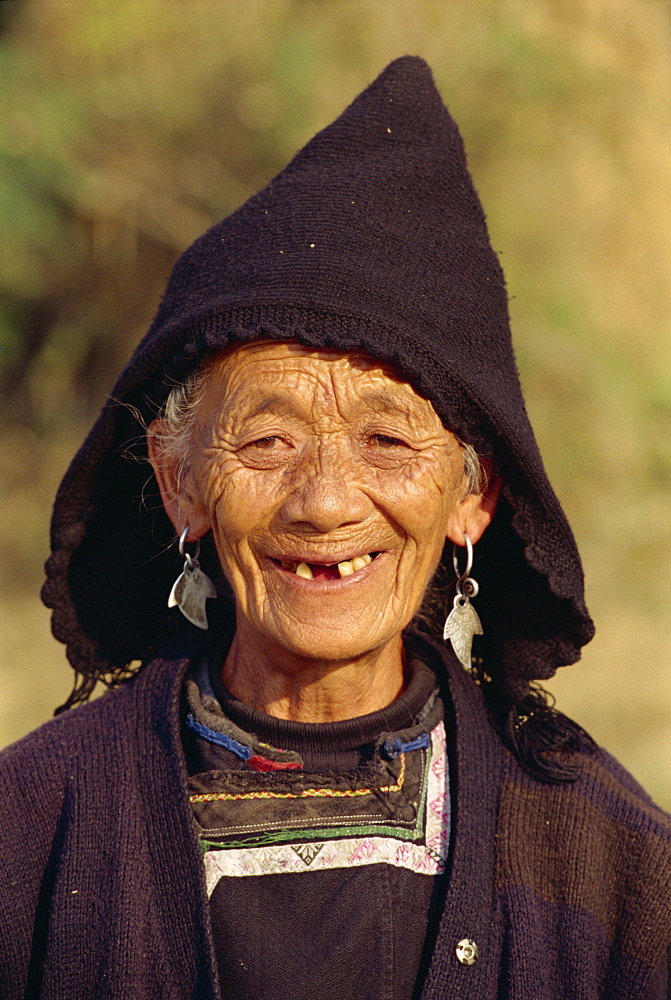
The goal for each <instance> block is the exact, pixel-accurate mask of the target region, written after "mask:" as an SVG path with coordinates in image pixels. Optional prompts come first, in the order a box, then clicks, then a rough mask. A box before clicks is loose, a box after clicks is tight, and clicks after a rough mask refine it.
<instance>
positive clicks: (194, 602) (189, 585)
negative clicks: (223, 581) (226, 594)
mask: <svg viewBox="0 0 671 1000" xmlns="http://www.w3.org/2000/svg"><path fill="white" fill-rule="evenodd" d="M188 534H189V528H188V526H187V527H186V528H185V529H184V531H183V532H182V534H181V535H180V536H179V554H180V556H184V569H183V570H182V572H181V573H180V574H179V576H178V577H177V579H176V580H175V582H174V584H173V585H172V590H171V591H170V597H169V598H168V607H169V608H174V607H175V606H177V607H178V608H179V610H180V611H181V612H182V614H183V615H184V617H185V618H186V619H187V620H188V621H190V622H191V624H192V625H196V626H197V627H198V628H207V627H208V622H207V612H206V611H205V601H206V600H207V599H208V598H211V597H216V596H217V592H216V590H215V589H214V584H213V583H212V581H211V580H210V578H209V576H207V574H206V573H203V571H202V569H201V568H200V563H199V562H198V556H199V555H200V542H199V541H197V542H196V551H195V553H194V554H193V555H190V554H189V553H188V552H187V551H186V548H185V546H186V537H187V535H188Z"/></svg>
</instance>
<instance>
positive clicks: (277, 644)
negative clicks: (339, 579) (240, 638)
mask: <svg viewBox="0 0 671 1000" xmlns="http://www.w3.org/2000/svg"><path fill="white" fill-rule="evenodd" d="M249 627H252V629H253V631H255V632H256V640H257V641H256V642H255V644H254V645H255V646H257V648H258V646H261V647H262V648H263V647H265V648H267V649H268V650H269V652H270V650H273V651H276V653H279V654H280V655H281V656H282V658H283V659H290V658H295V660H296V661H297V663H298V662H301V663H302V662H303V661H305V660H311V661H322V662H323V661H333V662H334V663H336V662H339V661H340V662H342V661H343V660H355V659H359V658H360V657H362V656H365V655H366V654H367V653H370V652H372V651H373V650H378V649H380V648H381V647H383V646H385V645H388V644H389V643H391V642H393V641H394V640H395V639H397V637H398V636H399V635H400V633H401V630H402V624H400V623H398V624H397V623H391V622H389V623H381V622H380V621H372V620H370V619H368V620H366V619H363V620H362V618H361V617H360V616H359V618H358V620H356V621H351V620H348V616H344V617H343V615H342V614H339V615H335V614H331V615H330V614H328V611H327V610H326V611H323V612H322V614H320V615H318V616H316V617H314V618H313V619H312V620H308V621H297V620H286V619H283V618H279V619H271V620H270V621H268V620H266V621H263V622H259V623H258V624H257V625H256V627H254V626H252V625H251V623H249Z"/></svg>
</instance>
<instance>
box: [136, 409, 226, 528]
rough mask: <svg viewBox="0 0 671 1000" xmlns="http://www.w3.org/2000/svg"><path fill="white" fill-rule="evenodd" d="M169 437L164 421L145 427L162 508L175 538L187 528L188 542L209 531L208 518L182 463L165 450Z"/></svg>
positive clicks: (154, 422) (150, 459)
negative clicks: (173, 530) (174, 532)
mask: <svg viewBox="0 0 671 1000" xmlns="http://www.w3.org/2000/svg"><path fill="white" fill-rule="evenodd" d="M168 436H169V432H168V427H167V424H166V421H165V420H152V422H151V423H150V425H149V427H148V428H147V454H148V456H149V461H150V462H151V466H152V468H153V470H154V475H155V476H156V482H157V483H158V488H159V490H160V491H161V500H162V501H163V509H164V510H165V512H166V514H167V515H168V517H169V518H170V520H171V522H172V526H173V528H174V529H175V531H176V533H177V534H178V535H181V533H182V532H183V531H184V529H185V528H187V527H188V528H189V535H188V538H187V539H186V540H187V542H194V541H196V539H198V538H202V537H203V535H206V534H207V532H208V531H209V530H210V528H211V527H212V525H211V524H210V518H209V515H208V513H207V510H206V509H205V507H204V505H203V504H202V502H201V501H200V500H199V499H198V498H197V497H196V496H194V494H193V491H192V481H191V477H190V476H188V475H184V469H183V464H182V462H181V461H180V459H179V458H178V457H177V456H176V455H175V454H174V453H173V451H172V449H170V448H166V446H165V442H166V438H167V437H168Z"/></svg>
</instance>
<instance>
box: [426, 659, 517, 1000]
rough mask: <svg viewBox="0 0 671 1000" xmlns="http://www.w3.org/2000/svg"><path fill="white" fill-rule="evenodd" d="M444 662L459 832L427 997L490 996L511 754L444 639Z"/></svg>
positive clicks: (495, 970) (496, 959)
mask: <svg viewBox="0 0 671 1000" xmlns="http://www.w3.org/2000/svg"><path fill="white" fill-rule="evenodd" d="M427 643H428V645H430V647H431V648H432V650H433V656H432V660H433V661H434V662H435V659H436V653H437V654H438V657H440V658H441V659H442V660H443V662H444V663H445V667H446V675H447V676H446V681H447V689H448V695H449V696H448V697H447V698H446V699H445V701H446V730H447V734H448V759H449V781H450V795H451V800H452V834H451V843H450V854H449V860H448V874H447V878H448V884H447V892H446V896H445V903H444V907H443V913H442V917H441V921H440V926H439V928H438V934H437V938H436V942H435V946H434V951H433V957H432V960H431V964H430V967H429V971H428V974H427V978H426V982H425V985H424V990H423V992H422V1000H439V998H440V1000H443V998H444V997H445V996H459V997H463V998H472V1000H488V998H494V997H496V996H497V993H498V981H499V964H500V955H501V947H502V934H503V925H502V921H501V920H500V918H499V916H498V914H497V912H496V898H495V894H494V863H495V845H496V836H495V835H496V817H497V809H498V797H499V789H500V785H501V775H502V771H503V758H504V754H503V751H502V748H501V744H500V742H499V740H498V738H497V736H496V734H495V732H494V730H493V729H492V727H491V724H490V722H489V719H488V715H487V711H486V709H485V706H484V704H483V700H482V695H481V692H480V689H479V688H478V686H477V685H476V684H475V682H474V681H473V679H472V677H471V676H470V675H469V674H467V673H466V671H465V670H464V669H463V668H462V667H461V665H460V664H457V662H456V660H454V658H453V657H451V656H450V654H448V653H447V651H446V650H445V649H444V647H441V646H440V645H439V644H438V643H437V642H433V641H431V640H427ZM464 940H467V941H468V940H470V941H474V942H475V944H476V945H477V951H478V957H477V960H476V961H475V962H474V963H473V964H472V965H466V964H463V963H462V962H460V960H459V958H458V957H457V946H458V945H459V943H460V942H462V941H464Z"/></svg>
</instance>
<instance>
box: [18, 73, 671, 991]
mask: <svg viewBox="0 0 671 1000" xmlns="http://www.w3.org/2000/svg"><path fill="white" fill-rule="evenodd" d="M138 418H139V420H140V422H141V424H142V425H143V427H145V428H146V431H147V432H146V437H145V436H144V435H142V436H141V438H140V437H139V436H138V423H137V421H138ZM147 459H148V462H147ZM148 463H149V464H148ZM52 548H53V554H52V556H51V558H50V560H49V562H48V564H47V574H48V581H47V583H46V584H45V587H44V591H43V596H44V599H45V601H46V603H47V604H48V605H49V606H50V607H52V608H53V609H54V615H53V627H54V632H55V634H56V636H57V637H58V638H59V639H61V640H63V641H64V642H65V643H67V647H68V655H69V657H70V661H71V663H72V664H73V666H74V668H75V670H76V672H77V676H78V681H77V684H76V685H75V689H74V691H73V694H72V695H71V697H70V699H69V701H68V703H67V705H66V706H64V707H66V708H70V707H71V706H74V705H76V704H77V703H79V702H82V701H85V700H86V699H87V698H88V696H89V694H90V693H91V691H92V689H93V687H94V686H95V684H96V681H98V680H105V681H106V682H107V683H108V684H109V685H110V686H111V687H113V688H114V690H113V691H112V692H110V693H108V694H106V695H105V696H104V697H103V698H100V699H98V700H96V701H94V702H92V703H91V704H89V705H86V706H85V707H80V708H76V709H75V710H71V711H67V712H64V713H62V714H60V715H59V717H58V718H56V719H55V720H53V721H52V722H50V723H48V724H47V725H45V726H43V727H42V728H41V729H40V730H38V731H37V732H36V733H34V734H32V735H31V736H29V737H27V738H26V739H25V740H23V741H22V742H21V743H19V744H17V745H15V746H14V747H11V748H9V749H8V750H6V751H5V752H4V754H3V755H2V760H1V764H0V778H1V780H2V788H3V793H4V794H3V799H2V801H3V824H2V826H3V834H2V850H1V852H0V857H1V864H2V876H3V877H2V885H3V891H4V894H5V896H4V900H3V903H4V905H3V907H2V909H1V914H0V993H1V995H2V997H3V998H12V1000H13V998H17V1000H18V998H19V997H21V998H24V997H40V998H45V1000H46V998H49V1000H55V998H67V1000H73V998H78V997H82V998H83V997H87V998H93V997H95V998H122V997H123V998H133V1000H141V998H156V1000H158V998H161V1000H168V998H174V1000H181V998H185V1000H186V998H208V1000H215V998H219V997H224V998H231V1000H232V998H235V1000H263V998H273V1000H306V998H310V997H319V998H320V1000H324V998H325V1000H331V998H333V1000H335V998H339V1000H342V998H356V1000H383V998H384V1000H411V998H418V997H422V998H427V1000H428V998H432V1000H434V998H435V1000H437V998H444V997H448V996H449V997H451V996H455V997H456V996H460V997H469V998H473V1000H489V998H491V1000H495V998H498V1000H504V998H507V1000H531V998H534V1000H559V998H569V997H570V998H572V1000H580V998H584V1000H588V998H589V1000H592V998H597V997H602V998H611V1000H613V998H620V1000H625V998H631V1000H633V998H636V1000H641V998H648V1000H652V998H661V997H664V996H666V995H667V989H668V983H667V973H666V965H665V960H664V956H665V953H666V949H667V947H668V943H669V939H670V938H671V918H670V915H669V898H670V887H671V823H669V820H668V818H667V817H665V816H664V814H663V813H661V812H659V811H658V810H657V809H656V808H655V806H654V805H653V804H652V803H651V802H650V800H649V799H648V797H647V796H646V795H645V793H644V792H643V791H642V790H641V789H640V788H639V787H638V786H637V785H636V783H635V782H634V781H633V780H632V779H631V778H630V777H629V776H628V775H627V774H626V773H625V772H623V771H622V769H621V768H619V767H618V765H617V764H616V763H615V762H614V761H613V760H612V759H611V758H609V757H608V755H607V754H605V753H604V752H602V751H600V750H598V749H597V748H596V747H595V746H594V744H593V743H592V741H591V740H590V738H589V737H588V736H587V735H586V734H585V733H584V732H583V731H582V730H581V729H580V728H579V727H578V726H576V725H575V724H574V723H572V722H570V721H569V720H568V719H566V718H564V717H563V716H562V715H560V714H559V713H558V712H555V711H554V710H552V709H551V708H550V707H548V705H547V704H546V702H545V700H544V698H543V696H542V694H541V693H540V691H539V690H538V689H536V688H534V687H533V684H532V682H533V681H534V680H537V679H542V678H547V677H550V676H551V675H552V674H553V672H554V671H555V670H556V668H557V667H558V666H560V665H562V664H566V663H570V662H573V661H575V660H576V659H577V658H578V657H579V651H580V647H581V646H582V645H583V644H584V643H585V642H587V641H588V640H589V639H590V638H591V636H592V631H593V630H592V624H591V621H590V619H589V616H588V614H587V611H586V608H585V605H584V601H583V587H582V572H581V567H580V561H579V557H578V554H577V551H576V548H575V544H574V541H573V538H572V536H571V533H570V529H569V527H568V525H567V523H566V520H565V518H564V515H563V513H562V511H561V508H560V506H559V504H558V502H557V500H556V498H555V496H554V494H553V492H552V490H551V487H550V485H549V483H548V480H547V478H546V476H545V473H544V470H543V466H542V463H541V460H540V457H539V455H538V451H537V448H536V445H535V442H534V438H533V434H532V431H531V428H530V426H529V424H528V421H527V417H526V414H525V410H524V405H523V401H522V397H521V393H520V387H519V383H518V378H517V373H516V369H515V363H514V358H513V353H512V349H511V345H510V337H509V330H508V318H507V307H506V295H505V288H504V283H503V277H502V274H501V271H500V268H499V266H498V262H497V259H496V256H495V255H494V253H493V251H492V250H491V248H490V245H489V241H488V237H487V232H486V227H485V221H484V216H483V214H482V210H481V208H480V204H479V202H478V199H477V195H476V193H475V191H474V189H473V186H472V183H471V180H470V177H469V175H468V171H467V168H466V163H465V158H464V152H463V147H462V143H461V140H460V137H459V133H458V131H457V128H456V126H455V124H454V122H453V121H452V119H451V118H450V116H449V114H448V113H447V111H446V110H445V108H444V107H443V105H442V103H441V101H440V97H439V95H438V93H437V92H436V89H435V87H434V85H433V82H432V79H431V74H430V72H429V70H428V68H427V66H426V65H425V64H424V63H423V62H422V61H421V60H419V59H412V58H405V59H401V60H398V61H397V62H395V63H393V64H392V65H391V66H389V67H388V68H387V70H385V72H384V73H383V74H382V75H381V76H380V77H379V79H378V80H376V81H375V82H374V83H373V84H372V85H371V86H370V87H369V88H368V89H367V90H366V91H365V92H364V93H363V94H362V95H361V96H360V97H359V98H358V99H357V100H356V101H355V102H354V103H353V104H352V105H351V107H349V108H348V109H347V110H346V111H345V112H344V113H343V115H342V116H341V117H340V118H339V119H338V120H337V121H336V122H335V123H333V124H332V125H330V126H329V127H328V128H326V129H325V130H324V131H323V132H321V133H320V134H318V135H317V136H316V137H315V138H314V139H313V140H312V141H311V142H310V143H308V145H307V146H306V147H305V148H304V149H303V150H301V151H300V152H299V153H298V155H297V156H296V157H295V158H294V160H293V161H292V162H291V163H290V164H289V166H288V167H287V168H286V169H285V170H284V171H283V172H282V173H280V174H279V176H278V177H276V178H275V179H274V180H273V181H272V182H271V183H270V184H269V185H268V186H267V187H266V188H265V189H264V190H263V191H261V192H260V193H259V194H257V195H256V196H255V197H253V198H252V199H250V201H248V202H247V203H246V204H245V205H243V206H242V207H241V208H240V209H239V210H238V211H237V212H235V213H234V214H233V215H232V216H230V217H229V218H228V219H226V220H224V221H223V222H222V223H220V224H219V225H217V226H215V227H214V228H213V229H212V230H210V231H209V232H208V233H206V234H205V236H203V237H202V238H201V239H200V240H198V241H196V243H195V244H194V245H193V246H192V247H191V248H190V249H189V250H187V252H186V253H185V254H184V256H183V257H182V258H181V260H180V261H179V262H178V263H177V265H176V267H175V270H174V272H173V275H172V278H171V280H170V283H169V286H168V289H167V292H166V295H165V298H164V300H163V303H162V305H161V308H160V310H159V312H158V315H157V317H156V320H155V321H154V323H153V325H152V327H151V329H150V331H149V333H148V334H147V337H146V338H145V340H144V341H143V342H142V344H141V345H140V346H139V348H138V349H137V351H136V353H135V355H134V356H133V358H132V359H131V361H130V363H129V365H128V367H127V368H126V370H125V372H124V373H123V374H122V376H121V378H120V380H119V382H118V383H117V386H116V387H115V389H114V391H113V393H112V396H111V400H110V402H109V403H108V404H107V406H106V407H105V408H104V410H103V412H102V414H101V416H100V418H99V420H98V422H97V423H96V425H95V426H94V428H93V430H92V431H91V434H90V435H89V437H88V439H87V441H86V442H85V444H84V446H83V447H82V449H81V451H80V452H79V454H78V455H77V456H76V458H75V459H74V461H73V463H72V466H71V468H70V470H69V472H68V474H67V475H66V477H65V479H64V481H63V484H62V486H61V489H60V491H59V494H58V497H57V499H56V505H55V510H54V517H53V528H52Z"/></svg>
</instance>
